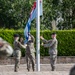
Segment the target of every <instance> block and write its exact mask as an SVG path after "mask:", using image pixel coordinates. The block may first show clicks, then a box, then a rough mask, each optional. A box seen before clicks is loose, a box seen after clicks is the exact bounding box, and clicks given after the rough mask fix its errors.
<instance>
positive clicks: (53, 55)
mask: <svg viewBox="0 0 75 75" xmlns="http://www.w3.org/2000/svg"><path fill="white" fill-rule="evenodd" d="M43 42H44V43H45V44H44V47H49V54H50V63H51V67H52V71H54V70H55V65H56V62H57V44H58V41H57V39H56V38H54V39H52V40H49V41H47V40H43Z"/></svg>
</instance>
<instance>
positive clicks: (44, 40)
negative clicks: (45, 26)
mask: <svg viewBox="0 0 75 75" xmlns="http://www.w3.org/2000/svg"><path fill="white" fill-rule="evenodd" d="M40 39H41V40H42V42H43V43H48V41H47V40H46V39H44V38H43V37H42V36H40Z"/></svg>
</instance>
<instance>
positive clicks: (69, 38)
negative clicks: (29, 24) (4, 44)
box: [0, 30, 75, 56]
mask: <svg viewBox="0 0 75 75" xmlns="http://www.w3.org/2000/svg"><path fill="white" fill-rule="evenodd" d="M52 32H56V33H57V39H58V55H59V56H74V55H75V30H63V31H62V30H58V31H50V30H44V31H41V32H40V33H41V35H42V36H43V37H44V38H45V39H47V40H49V39H51V33H52ZM15 33H18V34H19V35H20V36H22V37H24V35H23V30H19V31H17V30H0V37H2V38H3V39H5V40H6V41H8V42H9V43H10V44H11V45H12V46H13V35H14V34H15ZM31 34H32V35H34V37H35V38H36V31H35V30H33V31H31ZM41 42H42V41H41ZM35 46H36V43H35ZM40 54H41V56H48V55H49V53H48V48H44V47H42V46H41V47H40ZM24 55H25V50H24V49H22V56H24Z"/></svg>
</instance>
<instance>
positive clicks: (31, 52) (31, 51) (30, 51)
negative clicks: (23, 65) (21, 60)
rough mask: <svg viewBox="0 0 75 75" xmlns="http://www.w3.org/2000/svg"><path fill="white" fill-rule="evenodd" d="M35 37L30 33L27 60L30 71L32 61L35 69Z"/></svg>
mask: <svg viewBox="0 0 75 75" xmlns="http://www.w3.org/2000/svg"><path fill="white" fill-rule="evenodd" d="M34 42H35V39H34V37H33V36H32V35H31V34H29V40H28V42H27V46H26V54H25V55H26V62H27V70H28V71H30V62H31V63H32V70H33V71H34V70H35V69H34V67H35V48H34Z"/></svg>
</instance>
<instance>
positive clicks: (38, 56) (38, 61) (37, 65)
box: [36, 0, 40, 71]
mask: <svg viewBox="0 0 75 75" xmlns="http://www.w3.org/2000/svg"><path fill="white" fill-rule="evenodd" d="M36 3H37V4H36V8H37V12H36V13H37V16H36V49H37V53H36V55H37V56H36V70H37V71H40V7H39V5H40V0H37V2H36Z"/></svg>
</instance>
